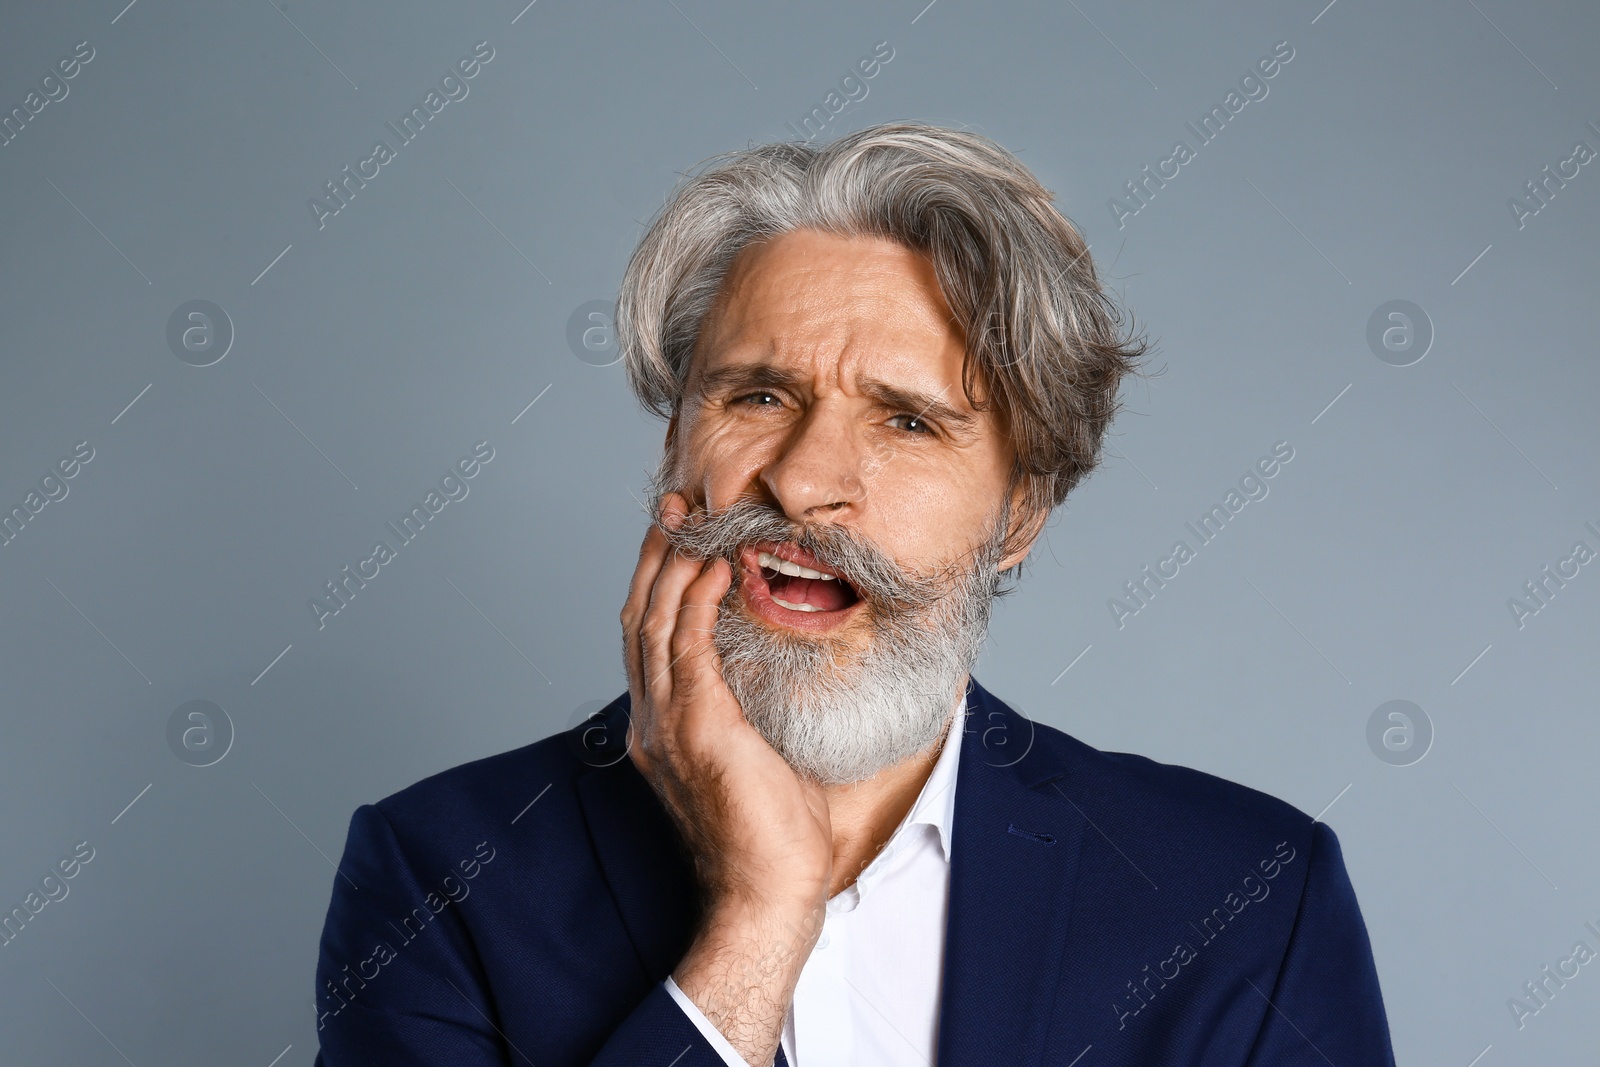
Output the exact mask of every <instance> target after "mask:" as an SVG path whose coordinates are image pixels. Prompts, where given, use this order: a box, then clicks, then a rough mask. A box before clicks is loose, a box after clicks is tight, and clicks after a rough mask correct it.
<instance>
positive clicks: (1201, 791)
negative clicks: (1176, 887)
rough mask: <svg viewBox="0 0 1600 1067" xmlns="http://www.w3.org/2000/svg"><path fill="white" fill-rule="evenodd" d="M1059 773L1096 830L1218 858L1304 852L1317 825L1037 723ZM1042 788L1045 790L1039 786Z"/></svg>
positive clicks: (1213, 779) (1244, 791) (1261, 796)
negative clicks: (1281, 849) (1117, 829)
mask: <svg viewBox="0 0 1600 1067" xmlns="http://www.w3.org/2000/svg"><path fill="white" fill-rule="evenodd" d="M1034 725H1035V729H1036V730H1037V731H1038V732H1039V734H1040V739H1041V741H1043V742H1044V743H1045V744H1046V745H1047V746H1048V747H1049V748H1050V749H1051V750H1052V751H1053V752H1054V754H1055V755H1056V756H1057V761H1058V764H1059V766H1058V769H1059V770H1060V771H1062V773H1060V774H1059V776H1058V777H1056V779H1055V781H1054V783H1053V784H1054V785H1056V786H1057V787H1059V789H1060V790H1061V791H1062V792H1063V793H1065V794H1066V795H1067V796H1068V797H1069V798H1070V799H1071V800H1072V801H1073V802H1074V803H1076V804H1079V805H1080V806H1082V808H1083V810H1084V811H1085V813H1086V814H1091V815H1092V816H1093V817H1094V818H1095V820H1096V822H1100V821H1101V820H1102V819H1104V820H1105V823H1102V825H1104V824H1106V823H1109V824H1114V825H1117V826H1126V827H1128V828H1130V830H1132V829H1133V828H1142V830H1141V831H1140V833H1141V836H1144V835H1148V834H1150V833H1151V832H1152V831H1154V832H1158V833H1159V834H1160V836H1161V837H1162V838H1164V839H1166V840H1168V841H1172V842H1176V843H1179V844H1176V845H1175V848H1176V849H1177V851H1179V852H1182V851H1185V849H1184V848H1183V846H1182V844H1181V842H1185V841H1187V842H1192V844H1193V847H1194V848H1196V849H1197V850H1200V851H1203V852H1206V853H1209V854H1212V855H1215V854H1216V850H1217V849H1218V848H1230V849H1231V848H1241V849H1259V848H1260V847H1261V843H1262V842H1264V841H1266V839H1268V838H1270V839H1271V841H1270V842H1269V844H1276V843H1277V842H1279V841H1288V842H1290V843H1291V845H1293V846H1294V847H1300V846H1302V845H1305V846H1309V845H1310V843H1311V839H1312V834H1313V830H1314V828H1315V826H1316V825H1317V824H1316V822H1315V820H1314V819H1313V818H1312V817H1311V816H1310V815H1307V814H1306V813H1305V812H1303V811H1301V810H1300V809H1299V808H1297V807H1295V806H1294V805H1292V804H1290V803H1288V802H1287V801H1285V800H1282V799H1281V798H1279V797H1275V796H1273V795H1271V794H1270V793H1266V792H1264V791H1262V790H1260V789H1256V788H1253V787H1251V786H1248V785H1244V784H1242V783H1240V782H1235V781H1232V780H1230V779H1227V778H1223V777H1221V776H1220V775H1216V774H1211V773H1208V772H1206V771H1201V770H1197V769H1195V768H1193V767H1187V766H1183V765H1181V764H1176V763H1161V762H1159V761H1157V760H1154V759H1151V758H1150V757H1148V756H1141V755H1139V754H1137V753H1132V752H1114V751H1107V750H1102V749H1098V748H1095V747H1093V746H1092V745H1089V744H1086V743H1085V742H1083V741H1080V740H1078V739H1077V738H1075V737H1073V736H1072V735H1070V734H1068V733H1066V732H1065V731H1062V730H1058V729H1056V728H1054V727H1052V726H1048V725H1046V724H1044V723H1035V724H1034ZM1042 788H1049V787H1048V786H1042Z"/></svg>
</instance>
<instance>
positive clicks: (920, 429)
mask: <svg viewBox="0 0 1600 1067" xmlns="http://www.w3.org/2000/svg"><path fill="white" fill-rule="evenodd" d="M895 419H902V420H904V422H903V424H902V427H901V428H902V429H904V430H905V431H906V432H907V433H913V434H927V435H932V434H933V432H934V429H933V424H932V423H930V422H928V420H926V419H924V418H923V417H922V416H920V415H910V414H905V413H902V414H899V415H896V416H894V418H892V419H890V420H889V421H890V422H894V421H895Z"/></svg>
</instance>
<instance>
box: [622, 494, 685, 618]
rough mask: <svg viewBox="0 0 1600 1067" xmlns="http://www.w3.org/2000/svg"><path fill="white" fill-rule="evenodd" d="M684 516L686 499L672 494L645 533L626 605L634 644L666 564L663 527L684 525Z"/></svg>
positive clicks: (625, 614) (665, 499)
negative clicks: (651, 596)
mask: <svg viewBox="0 0 1600 1067" xmlns="http://www.w3.org/2000/svg"><path fill="white" fill-rule="evenodd" d="M683 514H684V507H683V498H682V497H681V496H679V495H678V494H677V493H668V494H667V495H666V496H665V497H664V498H663V499H662V502H661V509H660V514H658V515H656V516H655V517H654V519H653V520H652V521H651V523H650V528H649V529H648V530H646V531H645V535H644V541H643V543H641V544H640V546H639V562H638V564H637V565H636V566H635V567H634V569H633V579H632V581H631V582H630V583H629V586H628V598H627V601H626V602H625V603H624V604H623V605H622V613H621V621H622V628H623V632H624V634H625V635H627V638H628V640H629V642H630V643H632V641H633V639H634V636H635V635H636V634H637V632H638V627H639V624H640V623H641V622H642V621H643V619H644V613H645V611H646V609H648V608H649V606H650V592H651V589H652V588H653V587H654V586H655V581H656V576H657V575H658V574H659V573H660V571H661V565H662V563H663V562H665V560H666V558H667V553H668V551H669V548H668V545H667V538H666V534H665V533H663V532H662V530H661V523H662V522H664V521H666V522H672V523H674V524H675V523H677V522H681V521H682V519H681V516H682V515H683Z"/></svg>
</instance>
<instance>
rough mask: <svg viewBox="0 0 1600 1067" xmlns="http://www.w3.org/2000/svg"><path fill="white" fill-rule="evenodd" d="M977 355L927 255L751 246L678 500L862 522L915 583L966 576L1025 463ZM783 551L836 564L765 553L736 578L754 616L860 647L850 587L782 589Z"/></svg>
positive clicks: (834, 240)
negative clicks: (964, 564) (951, 570)
mask: <svg viewBox="0 0 1600 1067" xmlns="http://www.w3.org/2000/svg"><path fill="white" fill-rule="evenodd" d="M963 356H964V347H963V337H962V335H961V332H960V330H959V328H958V327H957V326H956V324H955V323H954V322H953V321H952V316H951V313H950V310H949V308H948V306H947V305H946V304H945V302H944V299H943V297H942V295H941V294H940V291H939V286H938V281H937V278H936V276H935V274H934V269H933V264H932V262H931V261H930V260H929V259H927V258H926V257H925V256H922V255H919V254H917V253H915V252H912V251H911V250H909V249H906V248H904V247H902V246H901V245H899V244H896V243H894V242H892V241H889V240H886V239H879V238H862V237H850V238H847V237H839V236H835V235H832V234H825V233H821V232H818V231H812V230H800V231H795V232H791V233H787V234H784V235H782V236H780V237H778V238H775V239H773V240H772V241H769V242H766V243H764V244H760V245H756V246H754V247H752V248H750V249H747V250H746V251H745V253H744V254H743V255H741V256H740V257H739V258H738V259H737V260H736V261H735V263H734V265H733V268H732V269H731V270H730V271H729V274H728V277H727V279H726V281H725V283H724V287H723V290H722V294H721V298H720V301H719V304H718V306H717V307H716V308H714V309H713V311H712V313H711V314H710V315H709V316H707V321H706V323H705V327H704V329H703V330H702V335H701V338H700V344H699V347H698V349H697V351H696V354H695V358H694V362H693V364H692V366H691V369H690V374H689V378H688V381H687V383H686V388H685V394H684V399H683V403H682V407H681V410H680V414H679V416H678V417H676V418H675V419H674V421H673V427H672V430H671V432H670V433H669V445H668V447H669V449H671V450H672V455H671V459H672V461H673V466H674V471H673V473H674V475H675V477H674V479H673V480H674V481H675V482H676V483H677V486H676V487H677V488H679V489H680V490H681V491H683V492H684V493H685V494H686V495H688V496H689V498H690V508H691V511H693V510H694V509H697V508H703V509H717V508H722V507H725V506H727V505H728V504H730V503H732V502H734V501H735V500H739V499H754V500H759V501H762V502H764V503H767V504H769V505H770V506H772V507H774V508H776V509H777V510H779V511H781V512H782V513H783V514H784V515H785V516H787V517H788V519H789V520H790V521H791V522H793V523H795V524H810V523H817V524H827V523H832V524H838V525H840V526H843V527H847V528H849V529H850V530H851V531H853V532H854V533H856V534H858V535H860V536H861V537H863V538H865V539H866V540H867V541H869V542H870V543H872V544H873V545H875V546H877V547H878V548H879V549H880V550H881V551H882V552H883V553H885V554H886V555H887V556H889V557H890V558H891V559H892V560H893V561H894V562H895V563H897V564H898V565H899V566H900V567H902V568H904V569H906V570H908V571H911V572H914V573H931V572H934V571H937V570H941V569H942V568H946V567H949V566H951V565H952V563H955V562H958V557H960V556H962V554H963V553H965V552H968V551H969V550H970V549H972V547H973V546H975V545H977V544H979V543H981V542H982V541H983V540H984V539H985V538H986V537H987V536H988V534H989V533H990V532H991V530H990V524H991V523H992V522H993V520H994V517H995V513H996V510H997V508H999V506H1000V504H1001V499H1002V496H1003V495H1004V492H1005V487H1006V480H1007V474H1008V472H1009V470H1010V468H1011V464H1012V461H1013V451H1012V448H1011V445H1010V442H1009V441H1008V440H1007V439H1006V437H1005V435H1004V433H1003V429H1002V427H1001V426H999V425H997V421H996V416H995V412H994V411H993V410H992V409H991V410H988V411H984V412H978V411H975V410H973V408H972V406H971V405H970V404H968V402H967V400H966V396H965V393H964V391H963V389H962V384H961V369H962V362H963ZM980 399H981V396H980ZM763 552H765V553H767V554H768V555H767V556H766V557H763V555H762V553H763ZM1024 552H1025V549H1023V550H1021V551H1018V552H1017V553H1015V554H1014V555H1013V556H1010V557H1007V559H1006V560H1005V561H1003V562H1002V563H1001V565H1000V567H1001V569H1004V568H1006V567H1010V566H1011V565H1012V564H1013V563H1015V562H1016V561H1017V560H1018V559H1020V558H1021V556H1022V555H1023V554H1024ZM771 556H777V557H779V558H781V559H787V560H789V561H791V562H794V563H798V564H800V565H802V566H807V567H810V568H811V569H814V570H823V571H826V569H827V568H826V567H823V566H820V562H821V561H819V560H817V559H816V558H815V557H811V556H808V554H807V553H806V552H804V551H801V550H798V549H797V548H796V546H795V545H794V544H793V543H792V542H790V543H787V544H781V545H780V544H771V543H769V544H766V545H758V546H751V547H750V549H749V550H748V551H746V552H744V553H741V557H742V558H741V559H740V560H739V565H738V566H736V568H735V579H736V581H737V582H738V583H739V585H740V591H741V594H742V596H741V597H740V601H741V603H742V604H743V606H744V607H745V609H746V610H748V611H749V612H750V613H751V614H753V615H755V616H756V617H758V618H760V619H761V620H763V621H764V622H766V623H767V624H768V625H770V626H772V627H774V628H778V629H790V630H800V631H805V632H808V633H815V634H822V633H833V632H834V631H838V632H837V633H836V634H835V637H836V638H838V639H842V640H849V641H851V642H855V641H859V640H860V637H859V631H860V625H859V624H860V619H859V616H860V615H861V614H862V610H863V607H864V605H863V604H862V602H861V600H860V599H858V598H857V597H856V596H855V595H854V594H853V593H852V591H851V590H850V589H849V587H848V584H847V583H841V582H828V581H816V580H812V581H799V582H797V581H793V580H792V579H791V580H788V581H784V580H783V579H781V578H779V579H777V584H778V586H779V588H777V589H774V588H773V584H772V583H771V582H769V581H768V580H767V579H765V578H764V577H763V570H762V560H763V558H766V559H767V562H768V563H769V564H770V562H771V558H770V557H771ZM766 573H767V574H768V575H771V574H772V573H773V572H772V570H771V568H770V566H769V567H768V568H767V570H766ZM785 594H787V595H785ZM786 604H789V605H800V607H798V608H797V607H788V606H785V605H786ZM805 608H813V609H817V608H820V609H822V610H805Z"/></svg>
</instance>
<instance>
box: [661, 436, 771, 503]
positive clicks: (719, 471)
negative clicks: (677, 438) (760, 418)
mask: <svg viewBox="0 0 1600 1067" xmlns="http://www.w3.org/2000/svg"><path fill="white" fill-rule="evenodd" d="M686 429H687V432H686V434H685V436H684V437H683V439H682V447H681V448H680V450H679V467H678V475H679V480H680V481H681V482H682V483H683V486H684V488H686V489H689V490H690V491H691V492H694V493H695V494H696V495H697V496H698V497H699V499H698V500H697V501H696V503H699V504H701V505H706V504H708V503H709V505H710V506H711V507H724V506H726V505H727V504H728V503H730V502H731V501H732V500H733V499H735V498H736V497H738V496H739V495H740V494H742V493H745V492H747V491H748V489H749V487H750V486H751V485H753V484H755V483H756V481H757V480H758V479H759V476H760V472H761V469H762V468H763V466H765V465H766V463H767V462H769V457H770V456H771V455H772V454H774V453H775V452H776V445H775V444H774V443H773V442H771V441H768V440H766V439H765V438H764V437H763V436H762V435H761V434H758V433H754V432H752V431H751V430H750V429H749V428H746V427H741V426H738V425H736V424H730V423H726V422H721V421H713V420H709V419H707V420H701V421H698V422H696V423H695V424H692V425H690V426H689V427H687V428H686Z"/></svg>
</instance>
